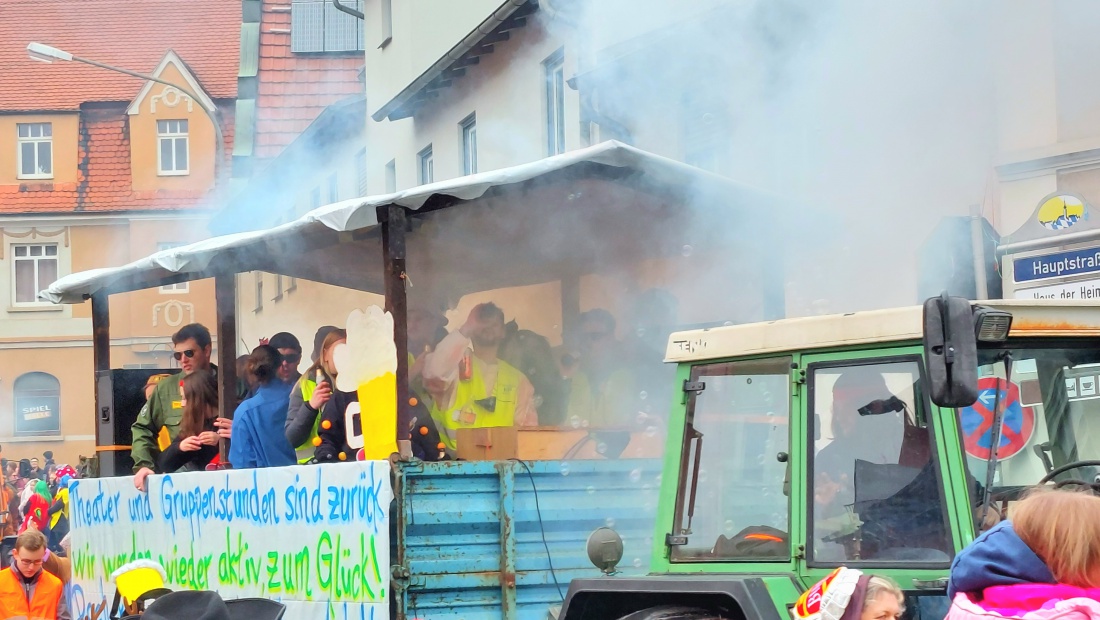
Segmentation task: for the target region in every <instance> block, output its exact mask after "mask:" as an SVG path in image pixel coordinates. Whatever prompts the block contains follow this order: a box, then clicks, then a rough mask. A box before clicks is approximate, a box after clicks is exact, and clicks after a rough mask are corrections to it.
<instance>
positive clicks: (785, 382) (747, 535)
mask: <svg viewBox="0 0 1100 620" xmlns="http://www.w3.org/2000/svg"><path fill="white" fill-rule="evenodd" d="M790 372H791V360H790V358H780V359H770V360H755V361H744V362H732V363H726V364H711V365H706V366H698V367H696V368H695V369H694V370H693V372H692V381H695V382H701V383H703V384H705V387H703V389H702V391H701V392H698V393H697V394H696V395H695V396H693V397H692V398H691V400H690V402H689V404H688V406H689V408H688V423H687V428H686V432H685V438H684V448H683V457H682V461H681V469H680V471H681V477H680V488H679V496H678V501H677V512H676V514H677V521H676V522H677V523H678V527H677V530H676V532H674V534H675V535H677V536H680V537H681V539H680V541H679V542H682V543H684V544H674V545H673V546H672V560H673V561H681V562H685V561H686V562H691V561H696V562H699V561H739V560H757V561H760V560H765V561H767V560H787V559H789V558H790V546H789V544H788V514H789V512H790V510H789V498H788V496H787V492H786V490H787V487H788V486H789V482H788V480H789V478H788V467H787V465H786V462H787V460H788V459H787V450H788V442H789V436H790V430H789V425H788V417H789V414H790Z"/></svg>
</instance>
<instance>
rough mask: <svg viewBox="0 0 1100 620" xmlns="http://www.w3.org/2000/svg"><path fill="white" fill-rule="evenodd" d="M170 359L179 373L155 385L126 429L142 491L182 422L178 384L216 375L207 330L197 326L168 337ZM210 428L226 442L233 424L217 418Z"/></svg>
mask: <svg viewBox="0 0 1100 620" xmlns="http://www.w3.org/2000/svg"><path fill="white" fill-rule="evenodd" d="M172 346H173V348H174V349H175V351H174V352H173V354H172V356H173V357H174V358H175V359H176V361H177V362H178V363H179V365H180V370H181V372H179V373H177V374H174V375H172V376H170V377H168V378H166V379H163V380H161V381H160V382H158V383H157V385H156V387H155V388H154V389H153V394H152V396H151V397H150V398H149V402H148V403H147V405H146V407H144V408H142V410H141V413H140V414H138V418H137V420H136V421H134V424H133V426H131V427H130V430H131V432H132V433H133V437H134V439H133V442H132V446H131V448H130V456H131V458H133V459H134V486H136V487H137V488H138V490H145V479H146V478H147V477H148V476H149V475H150V474H153V473H156V472H155V470H156V463H157V461H158V460H159V457H160V453H161V451H162V450H164V449H165V448H167V447H168V446H169V445H171V444H172V442H173V441H175V440H176V435H178V434H179V432H180V422H181V421H182V420H183V396H182V394H181V393H180V382H181V381H183V378H184V377H185V376H187V375H189V374H191V373H193V372H195V371H196V370H209V371H211V372H212V373H214V374H215V375H217V372H218V369H217V367H216V366H214V365H213V364H211V363H210V352H211V344H210V330H208V329H206V327H204V326H202V325H199V324H198V323H192V324H191V325H184V326H183V327H182V328H180V330H179V331H178V332H176V333H175V334H173V335H172ZM214 426H215V427H217V429H218V434H219V435H220V436H221V437H223V438H226V439H228V438H229V437H230V433H231V432H232V429H233V421H232V420H229V419H227V418H217V419H216V420H215V421H214Z"/></svg>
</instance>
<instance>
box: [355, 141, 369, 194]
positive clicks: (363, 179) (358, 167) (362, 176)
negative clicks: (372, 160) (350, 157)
mask: <svg viewBox="0 0 1100 620" xmlns="http://www.w3.org/2000/svg"><path fill="white" fill-rule="evenodd" d="M355 179H356V181H358V185H359V195H360V196H366V195H367V149H361V150H360V151H359V152H358V153H356V154H355Z"/></svg>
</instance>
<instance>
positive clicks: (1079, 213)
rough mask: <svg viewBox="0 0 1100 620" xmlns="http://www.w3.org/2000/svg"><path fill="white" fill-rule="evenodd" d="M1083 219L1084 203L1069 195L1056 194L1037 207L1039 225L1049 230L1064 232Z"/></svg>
mask: <svg viewBox="0 0 1100 620" xmlns="http://www.w3.org/2000/svg"><path fill="white" fill-rule="evenodd" d="M1083 219H1085V203H1084V202H1082V201H1081V199H1080V198H1078V197H1076V196H1073V195H1071V194H1058V195H1056V196H1051V197H1050V198H1047V199H1046V200H1045V201H1043V204H1042V205H1040V206H1039V223H1040V224H1042V225H1043V226H1044V227H1045V228H1049V229H1050V230H1065V229H1067V228H1069V227H1071V226H1073V225H1074V224H1076V223H1077V222H1079V221H1081V220H1083Z"/></svg>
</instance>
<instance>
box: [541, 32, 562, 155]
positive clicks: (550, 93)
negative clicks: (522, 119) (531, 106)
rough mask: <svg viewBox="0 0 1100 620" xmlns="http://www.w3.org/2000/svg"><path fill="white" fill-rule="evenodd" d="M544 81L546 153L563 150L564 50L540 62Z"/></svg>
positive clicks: (553, 153)
mask: <svg viewBox="0 0 1100 620" xmlns="http://www.w3.org/2000/svg"><path fill="white" fill-rule="evenodd" d="M542 68H543V72H544V79H545V82H546V154H547V155H558V154H561V153H564V152H565V50H564V49H559V50H558V51H556V52H554V53H553V54H551V55H550V57H549V58H547V59H546V60H544V61H543V62H542Z"/></svg>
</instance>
